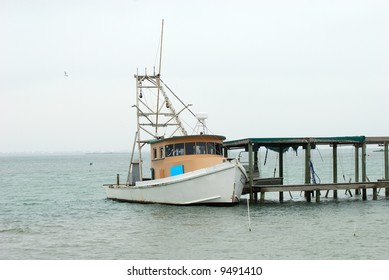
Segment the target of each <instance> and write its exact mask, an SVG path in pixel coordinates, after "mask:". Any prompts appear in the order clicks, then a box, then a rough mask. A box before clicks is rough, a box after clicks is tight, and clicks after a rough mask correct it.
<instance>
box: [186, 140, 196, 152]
mask: <svg viewBox="0 0 389 280" xmlns="http://www.w3.org/2000/svg"><path fill="white" fill-rule="evenodd" d="M195 148H196V143H194V142H191V143H185V154H186V155H194V154H195V153H196V152H195V151H196V150H195Z"/></svg>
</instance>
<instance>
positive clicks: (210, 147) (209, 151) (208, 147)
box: [207, 143, 215, 155]
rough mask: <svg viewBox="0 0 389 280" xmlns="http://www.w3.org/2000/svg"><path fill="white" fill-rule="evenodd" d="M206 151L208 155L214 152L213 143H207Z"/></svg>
mask: <svg viewBox="0 0 389 280" xmlns="http://www.w3.org/2000/svg"><path fill="white" fill-rule="evenodd" d="M207 152H208V154H210V155H214V154H215V143H207Z"/></svg>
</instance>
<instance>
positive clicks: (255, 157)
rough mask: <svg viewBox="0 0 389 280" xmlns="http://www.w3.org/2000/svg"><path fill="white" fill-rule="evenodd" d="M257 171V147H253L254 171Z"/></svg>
mask: <svg viewBox="0 0 389 280" xmlns="http://www.w3.org/2000/svg"><path fill="white" fill-rule="evenodd" d="M257 171H259V167H258V147H257V146H256V147H254V172H255V173H256V172H257ZM258 177H259V173H258Z"/></svg>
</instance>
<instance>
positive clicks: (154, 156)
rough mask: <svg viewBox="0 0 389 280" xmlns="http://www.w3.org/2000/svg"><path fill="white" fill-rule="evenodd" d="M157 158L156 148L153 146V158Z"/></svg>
mask: <svg viewBox="0 0 389 280" xmlns="http://www.w3.org/2000/svg"><path fill="white" fill-rule="evenodd" d="M156 158H157V148H153V159H156Z"/></svg>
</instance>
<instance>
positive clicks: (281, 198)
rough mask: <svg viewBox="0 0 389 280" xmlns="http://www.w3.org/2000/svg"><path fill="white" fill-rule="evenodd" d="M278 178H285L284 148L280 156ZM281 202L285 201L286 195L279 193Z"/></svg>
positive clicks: (281, 148)
mask: <svg viewBox="0 0 389 280" xmlns="http://www.w3.org/2000/svg"><path fill="white" fill-rule="evenodd" d="M278 177H280V178H282V177H284V153H283V147H282V146H280V150H279V156H278ZM279 197H280V202H282V201H284V193H283V192H279Z"/></svg>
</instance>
